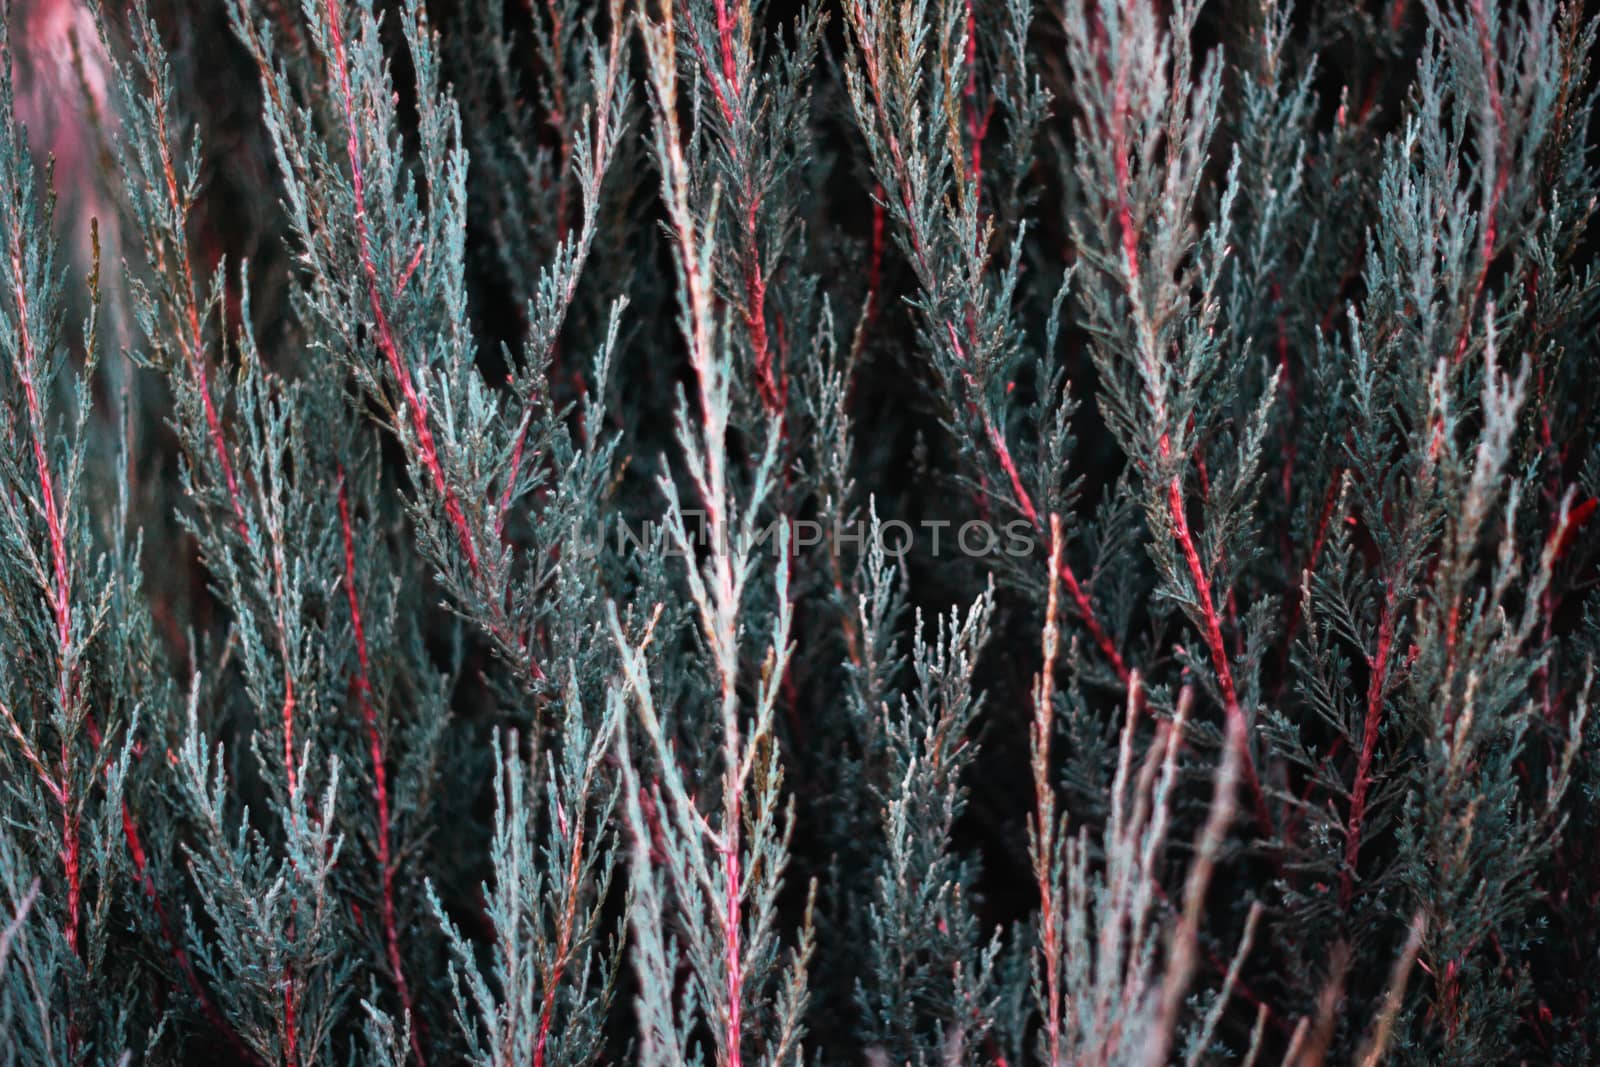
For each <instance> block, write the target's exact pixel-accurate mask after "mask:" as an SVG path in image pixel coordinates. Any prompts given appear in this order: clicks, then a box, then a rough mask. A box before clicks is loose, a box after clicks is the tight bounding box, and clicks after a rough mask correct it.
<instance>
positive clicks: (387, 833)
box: [338, 468, 425, 1064]
mask: <svg viewBox="0 0 1600 1067" xmlns="http://www.w3.org/2000/svg"><path fill="white" fill-rule="evenodd" d="M338 474H339V530H340V532H341V533H342V534H343V538H344V592H345V599H346V602H347V603H348V604H349V606H350V627H351V630H352V631H353V632H354V635H355V643H356V679H355V690H356V704H357V706H359V707H360V709H361V720H362V722H363V724H365V726H366V730H367V752H368V755H369V756H371V758H372V802H373V804H374V805H376V807H377V837H378V878H379V887H380V894H381V907H382V913H383V942H384V948H385V951H386V952H387V954H388V959H389V971H390V974H391V976H392V977H393V978H394V987H395V992H396V993H397V994H398V995H399V997H400V1006H401V1009H402V1010H403V1011H404V1012H405V1014H406V1016H407V1017H408V1019H409V1020H410V1025H408V1027H407V1032H408V1033H409V1034H410V1036H411V1054H412V1056H413V1057H415V1059H416V1061H417V1063H418V1064H422V1063H424V1062H425V1058H424V1057H423V1054H422V1042H421V1038H420V1037H419V1035H418V1028H417V1025H416V1008H415V1006H414V1004H413V1002H412V999H411V989H410V987H409V986H408V985H407V984H406V972H405V966H404V964H403V963H402V962H401V959H400V931H399V925H398V923H397V921H396V919H395V906H394V873H395V864H394V860H393V859H392V857H391V856H390V838H391V837H392V836H393V831H392V830H391V828H390V821H389V771H388V767H387V764H386V762H385V760H384V754H383V733H382V730H381V729H380V728H379V726H378V713H377V711H376V709H375V708H374V707H373V704H372V699H373V694H372V673H371V670H370V669H369V664H368V659H367V633H366V628H365V627H364V626H362V624H361V601H360V597H359V595H358V594H357V592H356V544H355V535H354V532H353V531H352V529H351V526H350V498H349V494H348V493H347V492H346V490H345V478H344V470H343V469H342V468H341V469H340V470H339V472H338Z"/></svg>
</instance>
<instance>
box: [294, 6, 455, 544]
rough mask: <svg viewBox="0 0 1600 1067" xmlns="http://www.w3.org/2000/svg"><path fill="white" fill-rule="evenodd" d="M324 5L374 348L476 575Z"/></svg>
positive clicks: (333, 19)
mask: <svg viewBox="0 0 1600 1067" xmlns="http://www.w3.org/2000/svg"><path fill="white" fill-rule="evenodd" d="M324 10H325V11H326V12H327V24H326V30H327V34H328V40H329V42H330V44H331V46H332V48H333V55H332V57H331V60H332V62H331V64H330V66H331V69H332V74H333V79H334V86H335V88H336V89H337V92H338V96H339V105H340V108H341V109H342V111H343V113H344V120H345V127H346V131H347V133H348V139H347V141H346V151H347V152H348V154H349V157H350V189H351V195H352V197H353V198H354V201H355V235H356V253H357V257H358V258H359V260H360V263H361V271H362V275H363V277H364V279H365V281H366V292H367V300H368V302H369V304H370V306H371V308H372V321H373V327H374V329H375V331H376V334H377V343H378V350H379V351H380V352H382V353H383V358H384V359H385V361H387V363H388V364H389V371H390V373H391V374H392V375H393V376H394V380H395V384H396V385H397V386H399V388H400V395H401V398H402V401H403V405H404V407H405V410H406V413H407V414H409V415H410V416H411V429H412V433H413V434H414V435H415V436H416V441H417V454H418V457H419V458H420V459H421V460H422V463H423V466H424V467H426V468H427V471H428V474H429V476H430V477H431V478H432V480H433V487H434V490H435V491H436V492H437V493H438V494H439V497H440V499H441V500H443V501H444V509H445V515H446V516H447V517H448V519H449V521H450V525H451V526H453V527H454V528H455V531H456V536H457V538H458V539H459V541H460V544H461V551H462V554H463V555H464V556H465V557H466V560H467V564H468V566H469V567H470V568H471V570H472V572H473V574H474V575H476V574H477V573H478V570H479V563H478V550H477V547H476V545H475V542H474V538H473V534H472V527H471V526H470V525H468V523H467V516H466V513H465V512H463V511H462V509H461V502H460V500H458V499H457V497H456V490H455V487H454V486H453V485H452V484H451V483H450V481H449V479H448V478H446V476H445V472H444V465H443V464H442V462H441V461H440V459H439V450H438V448H437V446H435V444H434V440H433V430H432V428H431V427H430V426H429V422H428V407H427V401H426V399H425V398H424V396H423V394H422V393H421V392H419V391H418V390H417V387H416V385H415V383H414V381H413V379H412V374H411V367H410V364H409V363H407V362H406V360H405V358H404V357H403V356H402V355H401V353H400V348H399V345H398V344H397V342H396V340H395V335H394V328H393V327H392V326H391V325H390V324H389V314H388V312H387V311H386V310H385V294H384V289H385V285H384V282H383V280H382V279H380V278H379V276H378V266H377V262H376V261H375V260H374V258H373V255H372V248H371V239H370V237H369V236H368V232H367V194H366V185H365V179H364V177H363V174H362V168H361V117H360V116H359V115H358V114H357V112H356V98H355V94H354V92H353V91H352V90H351V86H350V67H349V62H348V60H347V59H346V57H345V45H344V16H343V14H342V13H341V11H340V8H339V0H325V5H324ZM395 292H398V287H396V289H395Z"/></svg>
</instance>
